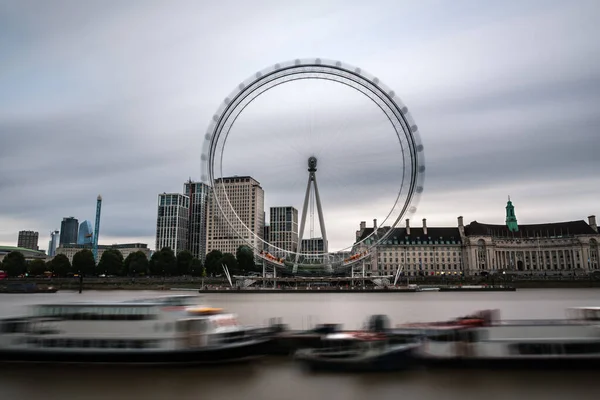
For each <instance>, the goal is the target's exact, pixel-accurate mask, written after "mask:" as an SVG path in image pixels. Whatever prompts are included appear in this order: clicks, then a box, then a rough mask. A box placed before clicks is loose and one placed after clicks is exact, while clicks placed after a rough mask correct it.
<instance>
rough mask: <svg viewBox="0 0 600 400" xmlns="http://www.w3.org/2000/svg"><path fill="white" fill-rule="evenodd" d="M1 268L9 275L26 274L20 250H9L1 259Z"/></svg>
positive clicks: (25, 263) (23, 258) (25, 265)
mask: <svg viewBox="0 0 600 400" xmlns="http://www.w3.org/2000/svg"><path fill="white" fill-rule="evenodd" d="M2 268H3V269H4V271H5V272H6V273H7V274H8V276H11V277H17V276H19V275H24V274H26V273H27V262H26V261H25V256H24V255H23V253H21V252H20V251H11V252H10V253H8V254H7V255H6V256H5V257H4V260H2Z"/></svg>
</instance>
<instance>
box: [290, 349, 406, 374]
mask: <svg viewBox="0 0 600 400" xmlns="http://www.w3.org/2000/svg"><path fill="white" fill-rule="evenodd" d="M295 358H296V361H297V362H299V363H300V364H301V365H303V366H304V367H306V368H308V369H310V370H313V371H337V372H385V371H398V370H404V369H408V368H411V367H413V366H414V365H415V348H414V347H408V348H400V349H397V350H389V351H387V352H385V353H383V354H380V355H377V356H373V357H365V358H363V357H356V358H344V359H336V358H324V357H318V356H313V355H312V354H311V353H310V352H307V353H306V354H302V355H297V356H296V357H295Z"/></svg>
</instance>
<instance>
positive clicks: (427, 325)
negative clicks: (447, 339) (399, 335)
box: [398, 322, 472, 331]
mask: <svg viewBox="0 0 600 400" xmlns="http://www.w3.org/2000/svg"><path fill="white" fill-rule="evenodd" d="M470 327H472V325H461V324H458V323H457V324H451V323H443V324H438V323H426V322H424V323H414V324H405V325H399V326H398V328H399V329H407V328H411V329H428V330H435V331H447V330H456V329H465V328H470Z"/></svg>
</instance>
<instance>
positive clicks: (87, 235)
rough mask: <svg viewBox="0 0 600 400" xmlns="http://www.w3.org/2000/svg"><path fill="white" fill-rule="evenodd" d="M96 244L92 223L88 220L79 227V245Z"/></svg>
mask: <svg viewBox="0 0 600 400" xmlns="http://www.w3.org/2000/svg"><path fill="white" fill-rule="evenodd" d="M93 243H94V229H93V228H92V223H91V222H90V221H88V220H87V219H86V220H85V221H83V222H82V223H81V224H80V225H79V234H78V236H77V244H88V245H90V246H91V245H92V244H93Z"/></svg>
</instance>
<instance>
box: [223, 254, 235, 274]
mask: <svg viewBox="0 0 600 400" xmlns="http://www.w3.org/2000/svg"><path fill="white" fill-rule="evenodd" d="M223 264H225V265H226V266H227V269H228V270H229V273H230V274H237V273H239V266H238V262H237V260H236V259H235V256H234V255H233V254H231V253H225V254H223V258H221V260H219V268H220V269H221V271H222V270H223V267H222V265H223Z"/></svg>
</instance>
